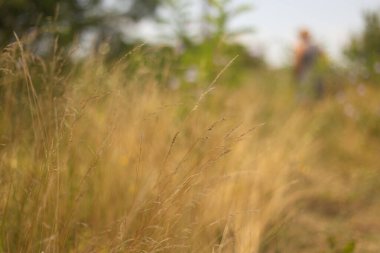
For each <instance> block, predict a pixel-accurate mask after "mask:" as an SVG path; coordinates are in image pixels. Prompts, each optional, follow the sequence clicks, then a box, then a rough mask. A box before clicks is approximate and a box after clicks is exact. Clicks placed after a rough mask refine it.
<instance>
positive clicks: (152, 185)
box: [0, 45, 380, 253]
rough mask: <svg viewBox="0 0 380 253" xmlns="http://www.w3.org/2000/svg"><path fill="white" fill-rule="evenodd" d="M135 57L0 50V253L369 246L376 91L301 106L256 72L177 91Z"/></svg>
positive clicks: (374, 217) (342, 90) (377, 226)
mask: <svg viewBox="0 0 380 253" xmlns="http://www.w3.org/2000/svg"><path fill="white" fill-rule="evenodd" d="M146 57H149V56H147V55H144V54H143V53H141V52H134V53H133V54H131V55H127V56H126V57H124V58H123V59H122V60H120V61H119V62H118V63H116V64H113V65H108V64H103V61H102V60H101V59H99V58H90V59H88V60H86V61H85V62H83V63H81V64H78V65H75V66H74V67H72V66H71V67H70V64H68V63H65V61H64V59H62V58H59V57H55V58H53V59H52V60H49V61H44V60H41V59H40V58H38V57H37V56H34V55H31V54H29V53H27V52H20V49H19V46H18V45H13V46H10V47H8V48H7V49H6V50H4V51H3V53H2V55H1V57H0V64H1V65H0V68H1V69H0V71H1V72H0V88H1V90H0V95H1V110H0V129H1V136H0V138H1V143H0V144H1V146H0V157H1V160H0V161H1V167H0V182H1V183H0V192H1V195H0V196H1V198H0V214H1V216H0V217H1V223H0V233H1V234H0V252H194V253H195V252H197V253H198V252H239V253H245V252H334V253H338V252H341V253H350V252H379V251H380V234H379V231H380V218H379V216H378V214H379V213H380V199H379V198H378V196H379V194H380V170H379V169H380V166H379V165H380V158H379V152H380V103H379V100H378V98H379V96H380V91H379V90H378V89H377V88H376V87H374V86H372V85H369V84H365V83H364V84H355V83H354V84H340V83H339V84H336V85H337V87H338V86H339V89H338V88H335V87H333V88H332V89H331V90H332V91H331V92H329V95H328V96H327V97H326V98H325V99H323V100H321V101H318V102H315V103H312V104H309V105H307V106H301V105H299V104H297V102H296V99H295V90H294V87H293V85H292V80H291V78H290V73H288V72H286V71H271V70H260V71H252V73H250V74H248V75H247V76H246V77H245V78H243V79H242V83H241V84H240V85H239V87H235V88H231V87H230V86H229V85H224V83H223V82H225V80H223V74H224V73H221V75H220V76H219V77H220V78H216V79H215V81H212V82H210V83H207V84H201V85H198V86H197V87H196V88H191V87H190V88H189V87H188V88H186V89H177V90H173V89H170V88H168V87H169V85H168V84H169V83H170V82H171V78H172V76H171V67H172V66H170V64H168V65H167V66H166V65H162V64H161V65H159V67H157V66H155V65H154V64H147V63H146V62H149V59H146ZM152 57H154V56H152ZM152 65H153V66H152ZM228 71H229V69H228V68H227V69H226V70H225V72H228ZM216 77H218V76H216ZM342 80H343V79H342ZM200 87H202V88H200Z"/></svg>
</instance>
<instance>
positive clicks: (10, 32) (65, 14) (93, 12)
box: [0, 0, 160, 47]
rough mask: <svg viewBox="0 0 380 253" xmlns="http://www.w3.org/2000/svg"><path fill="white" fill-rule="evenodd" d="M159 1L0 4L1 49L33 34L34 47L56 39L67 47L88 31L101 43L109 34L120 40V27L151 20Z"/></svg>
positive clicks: (16, 0)
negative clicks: (94, 34)
mask: <svg viewBox="0 0 380 253" xmlns="http://www.w3.org/2000/svg"><path fill="white" fill-rule="evenodd" d="M159 1H160V0H115V1H113V4H114V7H112V8H111V7H107V5H106V2H107V1H105V0H0V13H1V15H0V46H1V47H3V46H5V45H6V44H8V43H9V42H11V41H12V40H14V33H16V34H17V35H18V36H22V35H25V34H30V33H31V32H32V31H34V41H35V43H36V44H41V42H43V41H44V42H46V41H47V40H49V38H50V37H51V36H52V35H53V36H55V35H59V43H60V45H61V46H67V45H69V44H71V43H72V42H73V40H74V38H75V37H80V36H81V35H82V34H84V33H85V32H86V31H89V30H92V31H96V36H97V37H98V38H100V39H103V38H104V37H105V36H104V34H108V35H110V34H111V35H115V36H117V37H118V39H119V40H121V37H122V36H120V34H121V33H122V31H121V30H122V28H123V26H124V27H125V26H126V25H127V26H129V25H132V24H134V23H135V22H137V21H139V20H140V19H142V18H146V17H150V16H152V15H153V14H154V13H155V10H156V8H157V6H158V5H159ZM36 28H38V29H36ZM36 31H37V32H36ZM45 44H46V43H45ZM45 44H44V45H45ZM50 44H51V43H50Z"/></svg>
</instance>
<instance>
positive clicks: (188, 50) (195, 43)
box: [167, 0, 264, 86]
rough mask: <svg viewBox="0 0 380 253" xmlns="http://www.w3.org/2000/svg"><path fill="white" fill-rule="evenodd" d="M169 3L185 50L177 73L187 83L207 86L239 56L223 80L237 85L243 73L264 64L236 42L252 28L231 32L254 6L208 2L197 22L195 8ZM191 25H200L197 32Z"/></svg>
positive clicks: (216, 0)
mask: <svg viewBox="0 0 380 253" xmlns="http://www.w3.org/2000/svg"><path fill="white" fill-rule="evenodd" d="M167 3H168V6H169V8H171V9H172V12H173V14H174V16H175V18H174V19H175V21H176V22H175V28H174V34H175V39H176V41H178V44H179V47H180V49H181V53H180V55H179V58H180V59H179V65H178V69H177V71H178V72H179V75H180V76H183V78H182V77H181V79H182V81H183V82H185V83H188V84H189V85H194V84H198V85H200V86H204V85H207V84H209V83H210V82H211V81H212V80H213V79H214V78H215V77H216V76H217V75H218V73H219V72H220V71H221V69H223V68H224V67H225V66H226V65H227V64H229V62H230V61H231V60H232V59H234V58H235V57H236V56H238V58H237V60H236V61H234V63H233V64H232V65H231V66H230V67H229V71H227V73H224V74H223V78H225V79H227V81H226V82H224V83H227V84H231V85H232V86H236V85H237V84H238V83H239V81H240V78H241V77H242V76H243V75H242V73H241V72H242V71H243V70H247V69H249V68H255V67H259V66H263V65H264V61H263V59H262V58H261V57H253V56H251V55H250V53H249V52H248V50H247V48H245V47H244V46H242V45H240V44H238V43H237V42H236V41H234V40H235V39H236V38H237V37H238V36H240V35H243V34H245V33H249V32H252V29H251V28H247V27H243V28H241V29H237V30H231V28H230V27H229V24H230V23H231V21H232V20H234V19H235V18H236V17H238V16H240V15H242V14H244V13H246V12H247V11H249V10H250V9H251V8H250V6H247V5H243V4H241V5H237V6H236V5H233V1H231V0H208V1H204V2H203V5H202V10H201V12H202V13H201V15H198V16H197V17H196V18H195V19H196V20H194V17H193V18H192V16H191V15H190V14H191V5H189V4H188V3H187V2H186V1H175V0H169V1H167ZM189 23H193V24H199V29H198V32H197V33H195V34H194V32H193V31H191V30H190V29H189V27H188V26H187V24H189ZM189 76H190V78H188V77H189Z"/></svg>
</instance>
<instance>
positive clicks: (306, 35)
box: [298, 28, 310, 41]
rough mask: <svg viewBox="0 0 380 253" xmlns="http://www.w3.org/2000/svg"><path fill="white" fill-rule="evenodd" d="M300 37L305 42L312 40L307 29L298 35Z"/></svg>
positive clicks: (303, 29)
mask: <svg viewBox="0 0 380 253" xmlns="http://www.w3.org/2000/svg"><path fill="white" fill-rule="evenodd" d="M298 37H299V38H300V39H301V40H303V41H309V40H310V33H309V31H308V30H307V29H306V28H302V29H300V31H299V33H298Z"/></svg>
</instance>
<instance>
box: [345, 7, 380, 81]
mask: <svg viewBox="0 0 380 253" xmlns="http://www.w3.org/2000/svg"><path fill="white" fill-rule="evenodd" d="M364 21H365V27H364V30H363V31H362V32H361V33H359V34H358V35H356V36H353V37H352V38H351V41H350V43H349V44H348V46H347V47H346V49H345V50H344V53H345V55H346V57H347V58H348V59H349V61H350V62H351V63H352V64H353V65H354V67H355V69H358V70H360V74H362V75H364V76H366V77H370V78H372V79H380V14H379V13H377V12H367V13H366V14H365V15H364Z"/></svg>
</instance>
